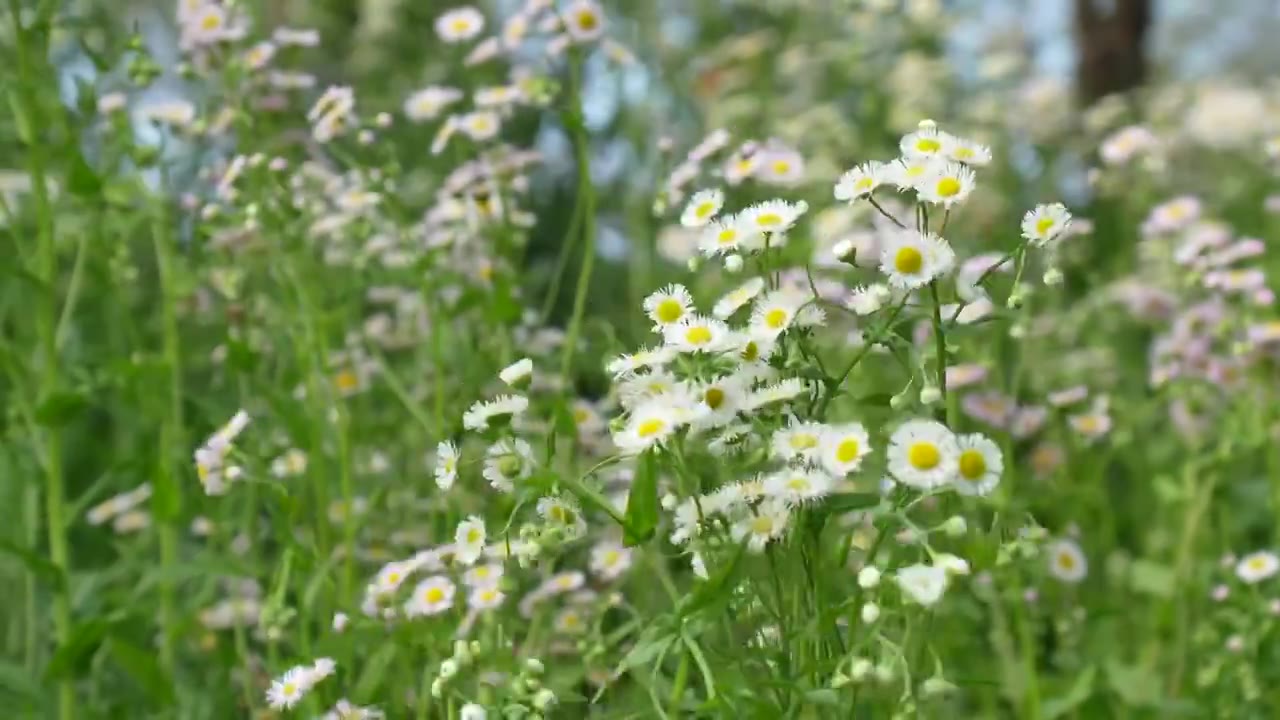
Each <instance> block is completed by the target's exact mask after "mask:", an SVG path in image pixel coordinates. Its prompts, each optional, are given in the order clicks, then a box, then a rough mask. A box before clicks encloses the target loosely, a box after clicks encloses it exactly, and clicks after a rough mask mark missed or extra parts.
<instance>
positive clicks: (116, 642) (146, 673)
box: [107, 636, 174, 707]
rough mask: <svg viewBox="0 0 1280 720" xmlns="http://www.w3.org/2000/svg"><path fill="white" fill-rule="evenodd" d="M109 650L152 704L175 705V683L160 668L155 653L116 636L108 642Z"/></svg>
mask: <svg viewBox="0 0 1280 720" xmlns="http://www.w3.org/2000/svg"><path fill="white" fill-rule="evenodd" d="M107 650H108V652H109V653H110V654H111V657H112V658H114V659H115V661H116V664H118V665H119V666H120V668H121V669H122V670H124V671H125V672H126V673H128V674H129V677H131V678H133V680H134V682H136V683H138V685H140V686H141V687H142V690H143V692H145V693H146V695H147V699H148V700H150V701H151V702H152V704H154V705H157V706H159V707H168V706H169V705H172V704H173V702H174V693H173V682H172V681H171V680H170V679H169V676H168V674H167V673H165V671H164V669H163V668H161V667H160V663H159V662H158V661H157V660H156V656H155V653H151V652H147V651H146V650H143V649H142V648H140V647H138V646H137V645H134V644H133V643H130V642H129V641H127V640H123V639H121V638H119V637H114V636H113V637H111V638H110V639H109V640H107Z"/></svg>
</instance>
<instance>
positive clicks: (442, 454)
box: [435, 441, 458, 491]
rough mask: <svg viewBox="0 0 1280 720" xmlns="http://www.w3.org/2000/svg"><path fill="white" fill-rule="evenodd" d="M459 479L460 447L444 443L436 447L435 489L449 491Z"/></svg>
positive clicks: (447, 442)
mask: <svg viewBox="0 0 1280 720" xmlns="http://www.w3.org/2000/svg"><path fill="white" fill-rule="evenodd" d="M457 478H458V446H456V445H453V443H452V442H449V441H442V442H440V443H439V445H436V446H435V487H438V488H440V489H442V491H448V489H449V488H452V487H453V480H456V479H457Z"/></svg>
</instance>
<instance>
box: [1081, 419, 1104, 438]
mask: <svg viewBox="0 0 1280 720" xmlns="http://www.w3.org/2000/svg"><path fill="white" fill-rule="evenodd" d="M1076 429H1077V430H1079V431H1080V432H1082V433H1085V434H1090V433H1096V432H1098V431H1099V430H1101V429H1102V421H1101V420H1099V419H1098V417H1097V416H1096V415H1085V416H1084V417H1080V418H1077V419H1076Z"/></svg>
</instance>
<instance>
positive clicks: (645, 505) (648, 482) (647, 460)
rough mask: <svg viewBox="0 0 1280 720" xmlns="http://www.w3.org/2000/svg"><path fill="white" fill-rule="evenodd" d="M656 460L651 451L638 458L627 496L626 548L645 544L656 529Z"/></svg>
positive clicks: (624, 534) (624, 529)
mask: <svg viewBox="0 0 1280 720" xmlns="http://www.w3.org/2000/svg"><path fill="white" fill-rule="evenodd" d="M657 464H658V458H657V456H655V455H654V454H653V451H652V450H648V451H646V452H645V453H643V454H642V455H641V456H640V466H639V467H638V468H637V469H636V477H635V480H633V481H632V483H631V493H630V494H629V495H628V496H627V523H626V525H625V526H624V527H623V532H622V534H623V540H624V541H625V542H626V544H627V547H635V546H637V545H640V544H643V543H645V542H647V541H648V540H649V539H650V538H652V537H653V533H654V532H655V531H656V530H657V529H658V468H657Z"/></svg>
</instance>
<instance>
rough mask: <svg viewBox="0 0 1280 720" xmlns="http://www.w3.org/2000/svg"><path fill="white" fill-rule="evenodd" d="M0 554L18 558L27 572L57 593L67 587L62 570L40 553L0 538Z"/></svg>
mask: <svg viewBox="0 0 1280 720" xmlns="http://www.w3.org/2000/svg"><path fill="white" fill-rule="evenodd" d="M0 554H4V555H12V556H13V557H15V558H17V559H18V560H19V561H20V562H21V563H22V564H23V565H25V566H26V568H27V570H30V571H31V574H32V575H34V576H35V577H36V579H38V580H39V581H40V582H42V583H45V584H46V585H48V586H49V587H51V588H53V589H54V590H56V591H61V590H62V589H63V588H64V587H66V584H67V581H66V576H65V575H63V573H62V569H61V568H59V567H58V566H57V565H54V564H53V562H51V561H50V560H49V558H47V557H45V556H43V555H41V554H40V553H37V552H36V551H34V550H31V549H29V548H25V547H22V546H21V545H18V544H17V543H15V542H13V541H11V540H7V539H5V538H0Z"/></svg>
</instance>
